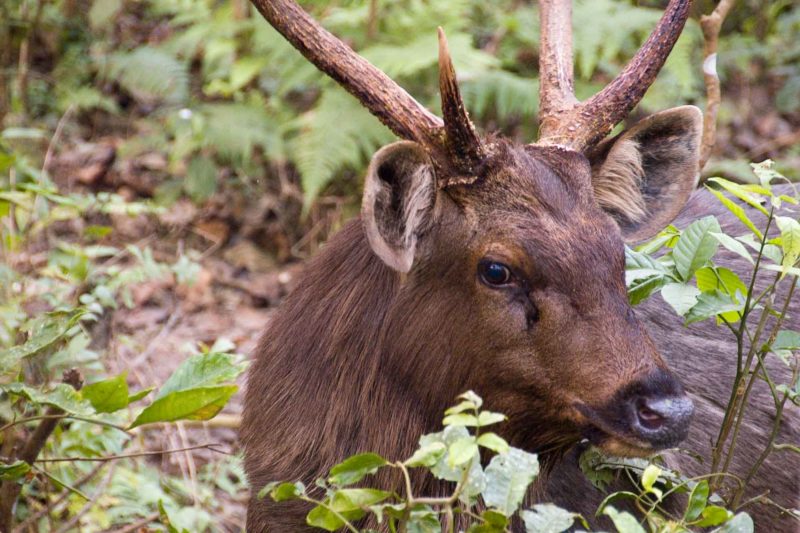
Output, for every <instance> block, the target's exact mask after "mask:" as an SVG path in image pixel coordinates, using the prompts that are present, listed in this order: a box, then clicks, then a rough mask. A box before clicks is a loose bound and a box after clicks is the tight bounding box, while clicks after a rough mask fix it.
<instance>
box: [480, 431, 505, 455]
mask: <svg viewBox="0 0 800 533" xmlns="http://www.w3.org/2000/svg"><path fill="white" fill-rule="evenodd" d="M478 446H483V447H484V448H488V449H490V450H492V451H493V452H496V453H506V452H507V451H508V449H509V445H508V443H507V442H506V440H505V439H504V438H503V437H501V436H500V435H498V434H496V433H484V434H483V435H481V436H480V437H478Z"/></svg>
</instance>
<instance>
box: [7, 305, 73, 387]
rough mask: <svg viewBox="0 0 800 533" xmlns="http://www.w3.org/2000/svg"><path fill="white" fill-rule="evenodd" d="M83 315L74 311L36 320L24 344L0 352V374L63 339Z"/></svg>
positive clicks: (56, 313) (49, 315)
mask: <svg viewBox="0 0 800 533" xmlns="http://www.w3.org/2000/svg"><path fill="white" fill-rule="evenodd" d="M85 314H86V310H84V309H76V310H74V311H70V312H54V313H47V314H46V315H45V316H44V317H42V318H40V319H38V320H37V321H36V322H34V324H33V327H32V328H31V330H30V333H29V334H28V340H27V341H25V343H24V344H22V345H20V346H14V347H12V348H9V349H8V350H3V351H0V372H5V371H7V370H9V369H11V368H12V367H13V366H14V365H16V364H17V363H18V362H19V360H20V359H23V358H25V357H31V356H33V355H36V354H37V353H39V352H41V351H42V350H45V349H46V348H49V347H51V346H53V345H54V344H55V343H56V342H58V341H60V340H62V339H64V338H65V337H66V336H67V334H68V333H69V331H70V329H72V327H73V326H75V325H76V324H77V323H78V322H79V321H80V319H81V317H83V315H85Z"/></svg>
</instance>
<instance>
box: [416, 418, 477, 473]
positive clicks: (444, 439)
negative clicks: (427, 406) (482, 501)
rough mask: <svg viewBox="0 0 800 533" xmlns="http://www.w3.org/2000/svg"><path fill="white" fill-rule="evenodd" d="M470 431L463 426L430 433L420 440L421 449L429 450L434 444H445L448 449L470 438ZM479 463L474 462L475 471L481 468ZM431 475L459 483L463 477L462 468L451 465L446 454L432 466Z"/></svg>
mask: <svg viewBox="0 0 800 533" xmlns="http://www.w3.org/2000/svg"><path fill="white" fill-rule="evenodd" d="M469 436H470V435H469V431H467V429H466V428H465V427H463V426H448V427H446V428H445V429H444V431H440V432H438V433H429V434H427V435H423V436H422V437H420V439H419V445H420V448H428V447H429V446H431V445H432V444H433V443H440V444H443V445H444V446H445V447H446V448H448V449H449V447H450V446H451V445H452V444H453V443H454V442H456V441H457V440H460V439H462V438H466V437H469ZM477 463H478V461H473V470H476V468H480V465H479V464H477ZM430 469H431V473H432V474H433V475H434V476H436V477H437V478H438V479H444V480H447V481H459V480H460V479H461V477H462V474H463V472H462V468H461V467H455V466H451V465H450V461H449V453H445V454H444V455H442V456H441V457H440V459H439V460H438V461H436V463H434V464H433V465H431V466H430Z"/></svg>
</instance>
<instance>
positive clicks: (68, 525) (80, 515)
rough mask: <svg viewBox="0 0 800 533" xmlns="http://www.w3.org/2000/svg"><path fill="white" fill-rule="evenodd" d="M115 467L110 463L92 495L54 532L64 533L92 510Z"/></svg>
mask: <svg viewBox="0 0 800 533" xmlns="http://www.w3.org/2000/svg"><path fill="white" fill-rule="evenodd" d="M115 468H116V466H114V465H112V466H111V468H109V469H108V474H106V477H105V479H103V481H102V483H100V486H98V487H97V490H96V491H95V493H94V496H92V497H91V498H90V499H89V501H88V502H86V504H85V505H84V506H83V507H82V508H81V510H80V511H78V512H77V513H75V515H73V516H72V518H70V519H69V521H67V523H65V524H64V525H63V526H61V527H60V528H58V529H57V530H56V531H55V533H66V532H67V531H69V530H71V529H72V528H73V527H75V526H77V525H78V524H79V523H80V521H81V518H83V517H84V516H85V515H86V514H87V513H88V512H89V511H91V510H92V508H93V507H94V506H95V504H96V503H97V500H98V499H99V498H100V496H103V495H104V494H105V493H106V489H107V488H108V486H109V485H110V484H111V479H112V478H113V477H114V469H115Z"/></svg>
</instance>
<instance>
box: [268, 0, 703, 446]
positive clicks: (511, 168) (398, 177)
mask: <svg viewBox="0 0 800 533" xmlns="http://www.w3.org/2000/svg"><path fill="white" fill-rule="evenodd" d="M253 3H254V4H255V5H256V6H257V8H258V9H259V11H260V12H261V13H262V15H263V16H264V17H265V18H266V19H267V20H268V21H269V22H270V23H271V24H272V25H273V26H274V27H275V28H276V29H277V30H278V31H279V32H280V33H282V34H283V35H284V37H285V38H286V39H287V40H289V42H291V43H292V44H293V45H294V46H295V47H296V48H297V49H298V50H299V51H300V52H301V53H302V54H303V55H305V57H306V58H308V59H309V60H310V61H311V62H312V63H314V64H315V65H316V66H317V67H318V68H319V69H321V70H322V71H323V72H325V73H327V74H328V75H329V76H331V77H332V78H333V79H335V80H336V81H337V82H338V83H340V84H341V85H342V86H343V87H344V88H345V89H347V90H348V91H349V92H350V93H351V94H352V95H353V96H355V97H356V98H358V99H359V100H360V101H361V102H362V104H363V105H364V106H365V107H366V108H368V109H369V110H370V111H371V112H372V113H373V114H374V115H375V116H376V117H377V118H378V119H380V120H381V121H382V122H383V123H384V124H386V125H387V126H388V127H389V128H390V129H391V130H392V131H393V132H394V133H395V134H397V135H398V136H399V137H400V138H402V139H404V140H403V141H401V142H398V143H395V144H392V145H390V146H387V147H384V148H383V149H381V150H380V151H379V152H377V153H376V154H375V156H374V157H373V159H372V162H371V164H370V167H369V170H368V173H367V177H366V183H365V191H364V197H363V204H362V215H361V216H362V222H363V227H364V232H365V234H366V237H367V240H368V242H369V245H370V247H371V248H372V250H373V252H374V253H375V254H376V255H377V256H378V257H379V258H380V259H381V260H382V261H383V263H385V265H386V266H387V267H388V268H390V269H392V270H394V271H395V272H396V273H397V275H398V279H399V282H398V283H399V284H400V287H401V288H400V289H399V291H398V293H397V294H396V295H391V297H392V298H395V302H394V303H393V305H392V307H391V310H390V311H389V313H388V315H387V316H386V317H385V318H384V319H383V320H384V327H383V332H382V335H383V336H384V337H385V338H389V339H391V338H405V339H413V340H412V341H409V342H406V343H403V344H402V346H403V349H404V350H406V351H407V352H410V353H405V354H402V353H398V354H395V356H394V357H391V358H390V360H389V362H387V366H388V367H390V368H391V369H392V371H393V372H395V373H396V375H397V376H398V379H401V380H405V381H406V382H407V383H408V386H409V387H414V386H425V384H424V383H421V381H423V380H424V379H425V377H426V376H430V375H436V372H437V366H439V365H442V364H443V361H441V360H438V359H434V358H429V359H426V357H425V354H426V352H430V353H440V354H441V353H450V354H451V357H453V358H461V359H462V361H466V362H465V363H463V364H461V365H459V368H460V369H461V370H460V372H461V374H459V375H458V376H457V377H456V378H454V379H455V381H456V382H457V383H456V384H454V385H453V387H461V388H467V387H474V388H475V389H476V390H478V391H479V392H480V393H481V394H482V395H484V396H485V397H486V398H487V400H488V401H490V402H492V403H491V405H492V406H493V407H495V408H497V409H499V410H503V411H504V412H507V413H508V414H509V415H511V421H512V422H511V428H510V429H509V435H510V436H511V438H512V440H514V441H518V442H521V443H524V442H526V441H530V438H529V437H530V435H528V433H530V431H532V429H531V428H532V427H536V428H537V429H536V431H539V432H541V428H542V424H541V422H542V421H543V420H544V421H552V422H553V427H557V428H558V432H559V434H558V435H554V436H553V437H552V438H551V439H549V440H550V441H553V442H558V441H561V440H569V439H572V440H573V441H574V438H575V437H576V436H578V435H581V434H582V435H588V436H590V437H591V438H592V439H593V440H594V441H595V442H597V443H598V444H600V445H601V446H604V447H605V448H606V450H607V451H610V452H614V453H620V454H646V453H651V452H652V451H653V450H655V449H660V448H663V447H667V446H672V445H675V444H676V443H677V442H679V441H680V440H681V439H682V438H683V437H685V435H686V432H687V428H688V422H689V419H690V417H691V413H692V404H691V401H690V400H689V399H688V397H686V396H685V395H684V393H683V390H682V387H681V385H680V383H679V382H678V381H677V379H676V378H675V377H674V376H673V375H672V374H671V373H670V371H669V370H668V369H667V368H666V365H665V364H664V363H663V362H662V360H661V358H660V356H659V354H658V353H657V350H656V349H655V347H654V345H653V343H652V341H651V340H650V338H649V337H648V335H647V333H646V331H645V330H644V329H643V327H642V325H641V324H640V323H639V321H638V320H637V319H636V316H635V313H634V311H633V310H632V309H631V307H630V306H629V304H628V300H627V295H626V287H625V280H624V246H623V245H624V242H625V241H637V240H641V239H644V238H646V237H648V236H651V235H653V234H655V233H656V232H657V231H658V230H660V229H661V228H662V227H663V226H664V225H666V224H667V223H668V222H669V221H670V220H671V219H672V218H673V217H674V216H675V215H676V214H677V213H678V211H679V210H680V209H681V207H682V206H683V204H684V203H685V201H686V199H687V198H688V195H689V194H690V192H691V191H692V189H693V188H694V186H695V184H696V178H697V173H698V170H697V169H698V165H697V161H698V151H699V136H700V132H701V122H702V117H701V115H700V111H699V110H698V109H697V108H695V107H689V106H687V107H680V108H676V109H671V110H668V111H664V112H661V113H658V114H656V115H653V116H651V117H649V118H647V119H645V120H643V121H642V122H640V123H638V124H636V125H635V126H634V127H633V128H631V129H629V130H626V131H624V132H623V133H621V134H620V135H618V136H616V137H615V138H612V139H607V140H604V138H605V137H606V136H607V135H608V134H609V133H610V132H611V130H612V128H613V127H614V125H615V124H617V123H618V122H620V121H621V120H622V119H623V118H624V117H625V116H626V115H627V114H628V112H629V111H630V110H631V109H632V108H633V107H634V106H635V105H636V104H637V103H638V102H639V101H640V99H641V98H642V96H643V95H644V93H645V91H646V90H647V88H648V87H649V85H650V84H651V83H652V82H653V81H654V79H655V77H656V74H657V73H658V71H659V69H660V68H661V67H662V65H663V64H664V61H665V60H666V57H667V55H668V54H669V52H670V50H671V49H672V46H673V45H674V43H675V41H676V40H677V38H678V36H679V34H680V32H681V30H682V28H683V25H684V23H685V21H686V18H687V16H688V12H689V5H690V1H689V0H671V1H670V3H669V5H668V7H667V9H666V11H665V13H664V15H663V17H662V18H661V20H660V22H659V23H658V25H657V27H656V29H655V31H654V32H653V33H652V35H651V36H650V37H649V39H648V40H647V41H646V42H645V44H644V45H643V46H642V48H641V49H640V50H639V51H638V53H637V54H636V55H635V57H634V58H633V59H632V60H631V62H630V63H629V64H628V65H627V66H626V67H625V69H624V70H623V71H622V72H621V73H620V74H619V76H617V78H615V79H614V80H613V81H612V82H611V83H610V84H609V85H608V86H607V87H605V88H604V89H603V90H602V91H600V92H599V93H597V94H596V95H595V96H593V97H591V98H590V99H588V100H586V101H584V102H579V101H577V99H576V98H575V96H574V94H573V78H572V70H573V67H572V45H571V30H570V27H571V22H570V16H571V15H570V2H567V1H561V0H541V1H540V6H541V25H542V31H541V35H542V42H541V55H540V87H541V88H540V100H541V105H540V109H541V117H540V118H541V120H540V132H541V136H540V138H539V140H538V142H536V143H533V144H527V145H519V144H515V143H512V142H510V141H507V140H503V139H498V138H494V137H492V138H482V137H481V136H480V135H479V134H478V133H477V132H476V131H475V128H474V127H473V124H472V122H471V121H470V119H469V116H468V114H467V112H466V110H465V108H464V105H463V102H462V100H461V97H460V94H459V88H458V84H457V82H456V75H455V71H454V69H453V65H452V62H451V59H450V54H449V51H448V47H447V41H446V38H445V35H444V32H443V31H442V30H441V29H440V30H439V73H440V74H439V85H440V92H441V99H442V112H443V119H440V118H439V117H437V116H435V115H433V114H432V113H430V112H429V111H428V110H427V109H425V108H424V107H423V106H422V105H420V104H419V103H417V102H416V101H415V100H414V99H413V98H412V97H411V96H410V95H409V94H408V93H406V92H405V91H404V90H403V89H402V88H401V87H399V86H398V85H397V84H396V83H394V82H393V81H392V80H391V79H389V78H388V77H387V76H386V75H385V74H384V73H382V72H381V71H379V70H378V69H376V68H375V67H373V66H372V65H371V64H370V63H368V62H367V61H366V60H365V59H363V58H362V57H360V56H358V55H357V54H356V53H355V52H353V51H352V50H351V49H350V48H349V47H347V46H346V45H345V44H344V43H342V42H341V41H340V40H339V39H337V38H336V37H334V36H333V35H331V34H330V33H329V32H327V31H326V30H324V29H323V28H321V27H320V26H319V25H318V24H317V23H316V22H315V21H314V20H313V19H311V18H310V17H309V16H308V15H307V14H306V13H305V12H304V11H303V10H302V9H301V8H300V7H298V6H297V5H296V4H295V3H294V2H293V1H292V0H253ZM387 297H390V296H387ZM409 367H413V369H412V368H409ZM416 382H420V383H416ZM427 386H430V384H429V383H428V385H427ZM457 392H458V390H455V391H449V390H448V394H449V395H450V396H451V397H452V395H453V394H455V393H457ZM448 400H449V398H448ZM532 420H536V421H537V424H535V426H534V425H533V424H532V422H531V421H532ZM565 428H567V429H565ZM554 431H555V430H554ZM534 440H535V441H539V442H541V441H542V439H534ZM545 440H546V439H545Z"/></svg>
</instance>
